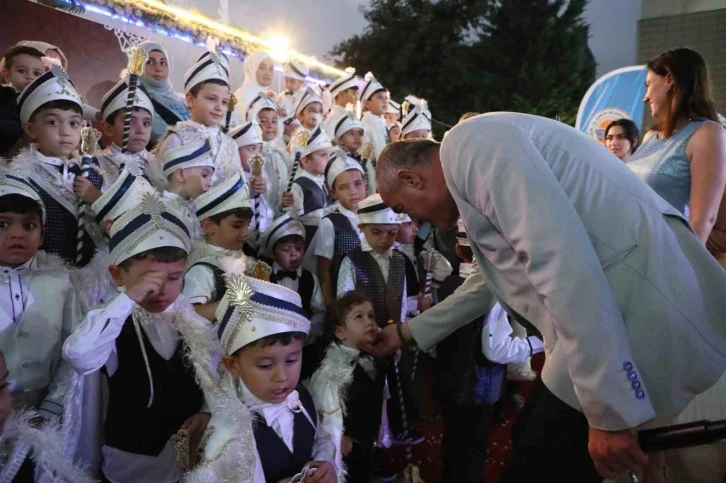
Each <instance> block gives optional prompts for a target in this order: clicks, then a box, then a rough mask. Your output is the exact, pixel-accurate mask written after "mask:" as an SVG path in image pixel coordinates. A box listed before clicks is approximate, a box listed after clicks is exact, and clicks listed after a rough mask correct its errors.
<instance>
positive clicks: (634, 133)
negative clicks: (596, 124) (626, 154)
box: [605, 118, 640, 154]
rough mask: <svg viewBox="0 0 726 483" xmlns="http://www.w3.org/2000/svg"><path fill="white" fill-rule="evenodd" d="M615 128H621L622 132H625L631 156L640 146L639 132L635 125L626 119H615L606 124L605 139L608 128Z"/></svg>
mask: <svg viewBox="0 0 726 483" xmlns="http://www.w3.org/2000/svg"><path fill="white" fill-rule="evenodd" d="M616 126H620V127H622V128H623V131H625V137H626V138H628V141H630V154H633V153H634V152H635V150H636V149H638V146H640V130H639V129H638V126H637V124H635V123H634V122H633V121H631V120H630V119H626V118H622V119H616V120H614V121H613V122H611V123H610V124H608V127H607V128H606V129H605V138H607V137H608V133H609V132H610V128H613V127H616Z"/></svg>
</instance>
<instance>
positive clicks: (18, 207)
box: [0, 194, 43, 226]
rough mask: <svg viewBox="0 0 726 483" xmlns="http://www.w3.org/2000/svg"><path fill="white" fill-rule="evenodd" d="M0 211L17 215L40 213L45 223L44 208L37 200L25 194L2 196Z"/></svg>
mask: <svg viewBox="0 0 726 483" xmlns="http://www.w3.org/2000/svg"><path fill="white" fill-rule="evenodd" d="M0 213H15V214H16V215H38V218H40V224H41V226H42V225H43V208H42V207H41V205H40V203H38V202H37V201H35V200H33V199H30V198H28V197H27V196H23V195H17V194H12V195H4V196H0Z"/></svg>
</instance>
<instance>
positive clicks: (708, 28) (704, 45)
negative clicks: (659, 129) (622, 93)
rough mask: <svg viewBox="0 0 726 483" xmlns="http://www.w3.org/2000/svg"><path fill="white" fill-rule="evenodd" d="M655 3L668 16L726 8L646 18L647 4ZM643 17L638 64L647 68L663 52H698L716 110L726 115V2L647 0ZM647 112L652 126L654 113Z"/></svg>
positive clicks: (722, 0) (647, 120) (718, 0)
mask: <svg viewBox="0 0 726 483" xmlns="http://www.w3.org/2000/svg"><path fill="white" fill-rule="evenodd" d="M655 3H658V4H659V5H661V7H662V8H661V11H665V12H671V11H673V9H674V8H675V6H680V7H682V8H685V7H690V8H696V7H702V8H706V7H713V6H714V5H716V4H719V5H721V6H722V7H723V8H718V9H711V10H706V11H700V12H695V13H685V14H684V13H681V14H676V15H667V16H660V17H656V18H646V10H647V7H648V5H647V4H655ZM676 4H678V5H676ZM654 8H655V7H653V8H651V10H653V9H654ZM643 17H644V18H643V20H641V21H640V22H638V63H641V64H644V63H646V62H647V61H648V60H649V59H651V58H652V57H655V56H656V55H658V54H660V53H661V52H663V51H666V50H670V49H674V48H676V47H688V48H691V49H693V50H696V51H697V52H699V53H700V54H701V55H702V56H703V58H704V59H705V61H706V63H707V64H708V66H709V69H710V71H711V79H712V81H713V97H714V101H715V102H716V107H717V108H718V110H719V112H721V113H726V28H724V26H726V0H700V1H698V0H693V1H688V0H680V1H678V0H644V2H643ZM645 111H646V122H645V124H644V125H650V124H651V121H652V119H650V111H649V109H645Z"/></svg>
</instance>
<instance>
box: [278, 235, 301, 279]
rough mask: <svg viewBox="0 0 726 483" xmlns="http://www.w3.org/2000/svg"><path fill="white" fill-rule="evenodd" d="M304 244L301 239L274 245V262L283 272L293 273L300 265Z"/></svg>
mask: <svg viewBox="0 0 726 483" xmlns="http://www.w3.org/2000/svg"><path fill="white" fill-rule="evenodd" d="M303 255H305V242H303V240H302V239H300V240H295V241H292V242H286V243H277V244H276V245H275V261H276V262H277V264H278V265H280V267H282V269H283V270H286V271H288V272H295V271H297V269H298V268H300V265H301V264H302V260H303Z"/></svg>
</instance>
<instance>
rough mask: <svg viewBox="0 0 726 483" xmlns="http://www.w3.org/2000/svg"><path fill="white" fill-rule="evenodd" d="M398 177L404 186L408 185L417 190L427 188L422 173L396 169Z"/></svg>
mask: <svg viewBox="0 0 726 483" xmlns="http://www.w3.org/2000/svg"><path fill="white" fill-rule="evenodd" d="M396 177H397V178H398V180H399V181H400V182H401V184H402V185H403V186H406V187H407V188H413V189H416V190H423V189H424V188H426V183H425V182H424V180H423V178H422V177H421V175H419V174H418V173H415V172H413V171H411V170H409V169H399V170H398V171H396Z"/></svg>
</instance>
